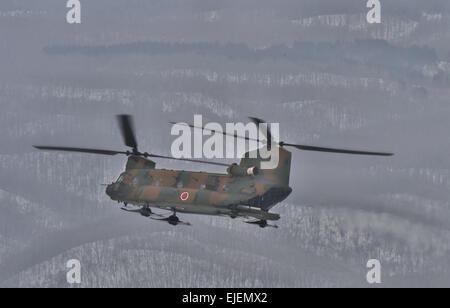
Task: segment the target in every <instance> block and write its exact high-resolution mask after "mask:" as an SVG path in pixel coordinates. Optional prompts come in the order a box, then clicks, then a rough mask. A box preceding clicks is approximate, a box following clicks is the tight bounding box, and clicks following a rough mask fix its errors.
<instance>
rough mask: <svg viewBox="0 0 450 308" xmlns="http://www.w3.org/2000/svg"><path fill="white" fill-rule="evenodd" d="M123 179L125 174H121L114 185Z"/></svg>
mask: <svg viewBox="0 0 450 308" xmlns="http://www.w3.org/2000/svg"><path fill="white" fill-rule="evenodd" d="M124 177H125V173H122V174H121V175H120V176H119V178H118V179H117V181H116V183H122V182H123V179H124Z"/></svg>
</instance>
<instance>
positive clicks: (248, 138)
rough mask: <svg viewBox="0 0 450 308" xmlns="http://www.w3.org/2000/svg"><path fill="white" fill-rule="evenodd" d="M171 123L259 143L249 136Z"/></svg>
mask: <svg viewBox="0 0 450 308" xmlns="http://www.w3.org/2000/svg"><path fill="white" fill-rule="evenodd" d="M169 123H170V124H173V125H182V126H188V127H191V128H197V129H202V130H204V131H209V132H212V133H219V134H222V135H224V136H231V137H234V138H240V139H245V140H251V141H259V140H258V139H255V138H250V137H247V136H240V135H237V134H229V133H227V132H223V131H217V130H213V129H209V128H205V127H204V126H195V125H192V124H186V123H176V122H169Z"/></svg>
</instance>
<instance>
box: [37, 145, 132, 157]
mask: <svg viewBox="0 0 450 308" xmlns="http://www.w3.org/2000/svg"><path fill="white" fill-rule="evenodd" d="M33 147H34V148H36V149H39V150H49V151H65V152H80V153H90V154H102V155H116V154H127V152H121V151H112V150H102V149H87V148H73V147H54V146H43V145H33Z"/></svg>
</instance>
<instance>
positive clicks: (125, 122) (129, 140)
mask: <svg viewBox="0 0 450 308" xmlns="http://www.w3.org/2000/svg"><path fill="white" fill-rule="evenodd" d="M117 120H118V121H119V127H120V131H121V132H122V136H123V141H124V143H125V144H126V145H127V146H129V147H130V148H132V149H133V150H137V142H136V136H135V134H134V125H133V117H132V116H130V115H128V114H120V115H118V116H117Z"/></svg>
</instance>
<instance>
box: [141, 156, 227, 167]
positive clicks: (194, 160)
mask: <svg viewBox="0 0 450 308" xmlns="http://www.w3.org/2000/svg"><path fill="white" fill-rule="evenodd" d="M145 156H146V157H154V158H165V159H173V160H180V161H189V162H192V163H199V164H208V165H216V166H225V167H228V166H229V164H224V163H216V162H212V161H206V160H197V159H189V158H175V157H171V156H163V155H156V154H145Z"/></svg>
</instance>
